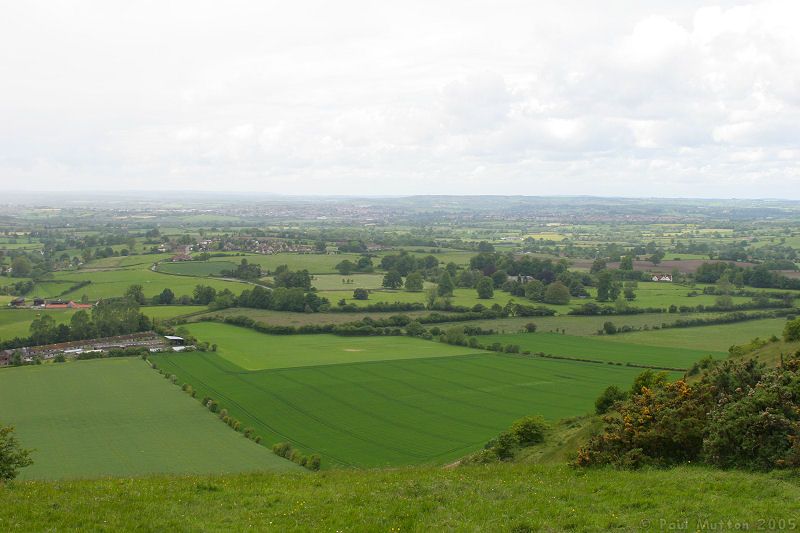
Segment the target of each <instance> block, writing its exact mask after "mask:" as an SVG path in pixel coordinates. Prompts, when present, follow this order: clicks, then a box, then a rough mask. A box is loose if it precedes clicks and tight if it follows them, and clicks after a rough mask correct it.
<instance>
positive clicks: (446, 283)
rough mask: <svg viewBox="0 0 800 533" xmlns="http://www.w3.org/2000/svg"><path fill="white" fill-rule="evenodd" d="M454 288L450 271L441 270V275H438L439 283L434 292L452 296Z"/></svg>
mask: <svg viewBox="0 0 800 533" xmlns="http://www.w3.org/2000/svg"><path fill="white" fill-rule="evenodd" d="M455 288H456V286H455V284H454V283H453V278H452V277H450V273H449V272H447V271H444V272H442V275H441V276H439V283H438V286H437V288H436V293H437V294H438V295H439V296H452V295H453V290H454V289H455Z"/></svg>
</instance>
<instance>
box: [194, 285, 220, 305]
mask: <svg viewBox="0 0 800 533" xmlns="http://www.w3.org/2000/svg"><path fill="white" fill-rule="evenodd" d="M216 296H217V289H215V288H214V287H209V286H207V285H197V286H196V287H195V288H194V301H195V303H198V304H200V305H208V304H210V303H211V302H212V301H213V300H214V298H215V297H216Z"/></svg>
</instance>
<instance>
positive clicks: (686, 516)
mask: <svg viewBox="0 0 800 533" xmlns="http://www.w3.org/2000/svg"><path fill="white" fill-rule="evenodd" d="M798 498H800V481H798V479H797V478H793V479H792V478H789V477H787V476H786V475H783V476H781V475H777V474H772V475H770V474H752V473H744V472H723V471H713V470H709V469H705V468H700V467H683V468H676V469H673V470H663V471H642V472H621V471H613V470H574V469H571V468H569V467H565V466H543V465H519V464H495V465H489V466H470V467H459V468H455V469H450V470H446V469H441V468H404V469H396V470H367V471H356V470H331V471H326V472H322V473H319V474H314V475H298V474H249V475H248V474H245V475H228V476H189V477H162V476H159V477H149V478H140V479H110V480H91V481H62V482H20V483H15V484H12V485H10V486H6V487H5V488H3V487H0V500H2V501H3V505H1V506H0V530H4V531H31V530H61V529H81V530H84V529H91V530H109V531H115V530H133V529H145V530H154V531H187V530H204V531H232V530H236V531H240V530H245V529H251V530H255V531H298V530H300V531H535V530H546V531H564V530H573V531H585V530H589V531H599V530H609V529H617V530H623V531H648V530H652V531H660V530H667V529H670V526H672V529H675V526H683V525H684V524H685V526H683V528H684V529H690V530H698V529H712V527H713V528H714V529H733V528H734V526H735V525H736V524H739V527H738V529H744V527H742V526H743V525H744V524H746V525H747V529H779V528H780V529H790V528H791V526H790V525H789V524H792V523H794V524H797V522H798V521H800V512H798V507H797V504H796V502H797V501H798ZM728 521H730V522H731V527H730V528H728V527H727V523H728ZM770 521H774V522H770ZM781 521H783V522H781ZM720 522H723V523H724V524H725V525H724V526H723V527H720V526H719V523H720ZM770 524H775V525H774V526H772V527H770ZM780 524H784V525H783V527H780ZM714 526H716V527H714ZM795 527H798V526H797V525H795ZM678 529H680V528H678Z"/></svg>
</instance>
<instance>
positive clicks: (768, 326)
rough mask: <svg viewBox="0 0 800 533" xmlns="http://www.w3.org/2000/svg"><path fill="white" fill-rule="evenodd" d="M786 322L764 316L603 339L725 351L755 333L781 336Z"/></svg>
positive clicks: (764, 336)
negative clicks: (759, 318) (734, 322)
mask: <svg viewBox="0 0 800 533" xmlns="http://www.w3.org/2000/svg"><path fill="white" fill-rule="evenodd" d="M785 325H786V319H784V318H767V319H763V320H750V321H747V322H739V323H736V324H722V325H718V326H701V327H695V328H670V329H662V330H651V331H634V332H631V333H621V334H617V335H609V336H607V337H604V339H607V340H609V341H612V342H620V343H625V344H629V343H632V344H648V345H652V346H664V347H674V348H676V349H680V348H694V349H697V350H716V351H727V350H728V348H729V347H730V346H731V345H733V344H744V343H746V342H748V341H750V340H752V339H753V338H755V337H761V338H762V339H768V338H769V337H770V336H772V335H776V336H778V337H780V336H781V334H782V332H783V328H784V326H785Z"/></svg>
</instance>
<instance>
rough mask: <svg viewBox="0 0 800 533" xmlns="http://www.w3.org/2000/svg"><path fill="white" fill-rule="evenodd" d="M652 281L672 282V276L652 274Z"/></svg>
mask: <svg viewBox="0 0 800 533" xmlns="http://www.w3.org/2000/svg"><path fill="white" fill-rule="evenodd" d="M650 279H651V280H652V281H672V276H670V275H669V274H653V277H652V278H650Z"/></svg>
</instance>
